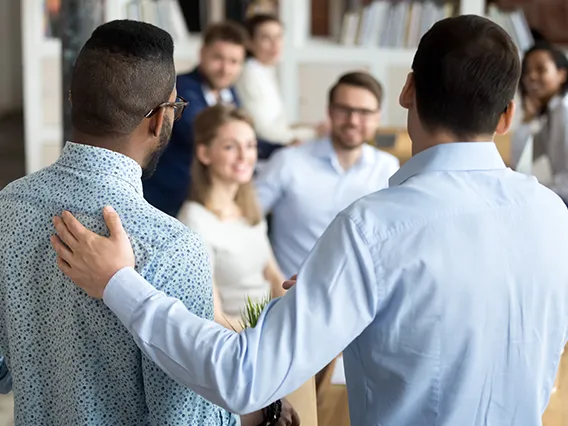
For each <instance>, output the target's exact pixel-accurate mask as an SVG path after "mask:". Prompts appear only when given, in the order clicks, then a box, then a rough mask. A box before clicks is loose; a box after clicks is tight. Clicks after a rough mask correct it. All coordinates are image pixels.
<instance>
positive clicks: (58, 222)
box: [53, 216, 77, 248]
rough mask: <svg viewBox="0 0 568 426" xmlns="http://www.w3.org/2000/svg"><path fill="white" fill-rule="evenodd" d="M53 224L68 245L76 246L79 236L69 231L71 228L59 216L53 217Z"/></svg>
mask: <svg viewBox="0 0 568 426" xmlns="http://www.w3.org/2000/svg"><path fill="white" fill-rule="evenodd" d="M53 226H55V231H56V232H57V235H59V238H61V240H62V241H63V242H64V243H65V244H67V246H68V247H70V248H73V247H75V246H76V244H77V238H75V236H74V235H73V234H72V233H71V232H70V231H69V228H68V227H67V225H66V224H65V222H63V220H62V219H61V218H60V217H59V216H55V217H54V218H53Z"/></svg>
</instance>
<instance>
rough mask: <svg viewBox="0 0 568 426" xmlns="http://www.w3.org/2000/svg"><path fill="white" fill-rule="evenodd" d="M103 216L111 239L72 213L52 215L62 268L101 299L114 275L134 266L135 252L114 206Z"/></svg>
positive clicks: (54, 240) (55, 242)
mask: <svg viewBox="0 0 568 426" xmlns="http://www.w3.org/2000/svg"><path fill="white" fill-rule="evenodd" d="M103 217H104V219H105V222H106V225H107V227H108V229H109V231H110V237H109V238H105V237H101V236H100V235H97V234H95V233H94V232H91V231H89V230H88V229H87V228H85V227H84V226H83V225H82V224H81V223H80V222H79V221H78V220H77V219H75V217H74V216H73V215H72V214H71V213H69V212H63V214H62V215H61V217H59V216H56V217H54V218H53V224H54V225H55V230H56V231H57V235H53V236H52V237H51V238H50V240H51V245H52V246H53V248H54V249H55V251H56V252H57V266H59V269H61V271H63V273H64V274H65V275H67V276H68V277H69V278H71V280H73V282H74V283H75V284H77V285H78V286H79V287H81V288H82V289H83V290H85V292H87V294H88V295H89V296H91V297H95V298H97V299H102V297H103V293H104V290H105V288H106V286H107V284H108V282H109V281H110V279H111V278H112V277H113V276H114V274H116V273H117V272H118V271H119V270H121V269H122V268H124V267H127V266H132V267H134V252H133V251H132V246H131V245H130V241H129V240H128V235H126V231H125V230H124V228H123V227H122V224H121V222H120V217H119V216H118V214H117V213H116V211H115V210H114V209H113V208H112V207H105V208H104V210H103Z"/></svg>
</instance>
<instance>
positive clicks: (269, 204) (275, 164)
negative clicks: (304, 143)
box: [254, 148, 294, 215]
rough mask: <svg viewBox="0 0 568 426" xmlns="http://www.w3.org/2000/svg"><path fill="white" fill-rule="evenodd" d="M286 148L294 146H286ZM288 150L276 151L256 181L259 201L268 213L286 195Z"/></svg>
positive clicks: (263, 209)
mask: <svg viewBox="0 0 568 426" xmlns="http://www.w3.org/2000/svg"><path fill="white" fill-rule="evenodd" d="M285 149H286V150H289V149H294V148H285ZM287 154H289V153H288V152H284V151H280V152H276V153H275V154H274V155H273V156H272V157H270V160H268V162H267V163H266V165H265V166H264V167H263V168H262V171H261V172H260V173H259V174H258V176H257V177H256V178H255V181H254V187H255V190H256V196H257V199H258V203H259V204H260V207H261V209H262V211H263V213H264V214H265V215H266V214H267V213H268V212H270V211H271V210H272V208H273V207H274V205H275V204H276V203H278V201H279V200H280V199H281V198H282V197H283V196H284V190H285V188H286V185H287V181H288V173H289V170H287V169H286V163H287V162H286V158H287Z"/></svg>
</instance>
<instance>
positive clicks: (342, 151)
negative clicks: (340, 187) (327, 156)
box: [332, 140, 363, 171]
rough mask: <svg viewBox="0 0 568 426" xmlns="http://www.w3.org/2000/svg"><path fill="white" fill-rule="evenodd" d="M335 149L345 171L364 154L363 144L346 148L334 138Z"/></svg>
mask: <svg viewBox="0 0 568 426" xmlns="http://www.w3.org/2000/svg"><path fill="white" fill-rule="evenodd" d="M332 145H333V149H334V151H335V155H337V161H338V162H339V165H340V166H341V168H342V169H343V170H345V171H347V170H349V169H350V168H351V167H353V166H354V165H355V164H356V163H357V162H358V161H359V160H360V159H361V156H362V155H363V145H360V146H358V147H356V148H351V149H346V148H344V147H343V146H341V144H340V143H338V142H336V141H333V140H332Z"/></svg>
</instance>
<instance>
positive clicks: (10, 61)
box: [0, 0, 23, 115]
mask: <svg viewBox="0 0 568 426" xmlns="http://www.w3.org/2000/svg"><path fill="white" fill-rule="evenodd" d="M21 40H22V37H21V19H20V1H18V0H0V115H2V114H4V113H7V112H11V111H14V110H16V111H17V110H19V109H21V108H22V74H23V72H22V43H21Z"/></svg>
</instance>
